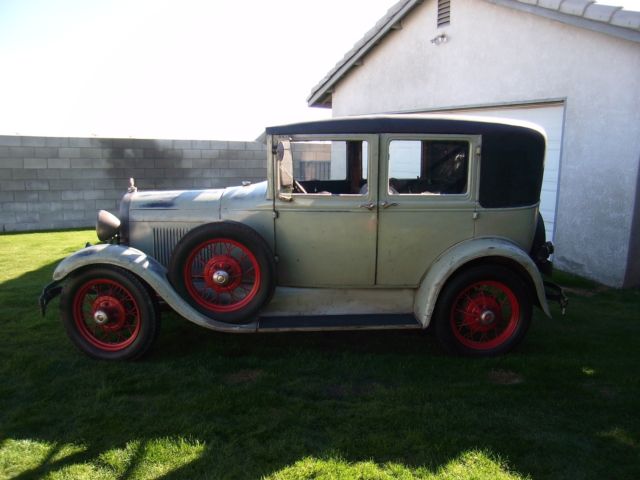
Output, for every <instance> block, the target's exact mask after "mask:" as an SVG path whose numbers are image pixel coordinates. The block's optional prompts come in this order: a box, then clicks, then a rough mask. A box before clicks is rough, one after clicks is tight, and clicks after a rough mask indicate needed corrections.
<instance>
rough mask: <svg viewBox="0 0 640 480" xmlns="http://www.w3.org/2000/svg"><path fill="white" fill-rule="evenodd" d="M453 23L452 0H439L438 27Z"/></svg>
mask: <svg viewBox="0 0 640 480" xmlns="http://www.w3.org/2000/svg"><path fill="white" fill-rule="evenodd" d="M450 23H451V0H438V28H440V27H444V26H446V25H449V24H450Z"/></svg>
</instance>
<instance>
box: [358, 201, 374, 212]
mask: <svg viewBox="0 0 640 480" xmlns="http://www.w3.org/2000/svg"><path fill="white" fill-rule="evenodd" d="M375 207H376V204H375V203H373V202H369V203H363V204H361V205H360V208H366V209H367V210H373V209H374V208H375Z"/></svg>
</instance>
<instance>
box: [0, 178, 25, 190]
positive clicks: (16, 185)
mask: <svg viewBox="0 0 640 480" xmlns="http://www.w3.org/2000/svg"><path fill="white" fill-rule="evenodd" d="M21 190H25V183H24V180H1V181H0V191H3V192H7V191H14V192H18V191H21Z"/></svg>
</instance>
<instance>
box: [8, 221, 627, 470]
mask: <svg viewBox="0 0 640 480" xmlns="http://www.w3.org/2000/svg"><path fill="white" fill-rule="evenodd" d="M86 241H95V234H94V233H93V232H90V231H72V232H52V233H34V234H19V235H2V236H0V307H1V310H0V312H1V313H0V358H1V360H0V380H1V381H0V478H19V479H25V478H55V479H58V478H90V479H94V478H123V479H124V478H127V479H129V478H132V479H133V478H166V479H173V478H189V479H191V478H262V477H264V478H269V479H293V478H319V479H320V478H344V479H351V478H376V479H378V478H380V479H384V478H406V479H409V478H427V479H432V478H434V479H436V478H437V479H460V478H474V479H475V478H477V479H494V478H498V479H500V478H503V479H514V478H534V479H539V478H554V479H555V478H569V479H586V478H594V479H596V478H598V479H600V478H611V479H624V478H629V479H634V478H635V479H637V478H640V446H639V442H640V381H639V380H640V341H639V339H640V313H639V312H640V291H638V290H627V291H618V290H611V289H604V288H600V287H597V286H595V285H592V284H590V283H587V282H584V281H581V280H576V279H573V278H570V277H566V276H565V277H561V278H560V281H561V282H562V283H564V284H565V285H568V286H570V287H572V292H573V293H571V294H570V296H571V304H570V307H569V310H568V313H567V315H566V316H565V317H561V316H560V315H559V312H558V309H557V308H556V307H555V306H554V313H555V314H556V318H555V319H553V320H550V319H547V318H545V317H544V316H543V315H541V314H540V312H538V313H536V316H535V319H534V323H533V325H532V328H531V330H530V332H529V334H528V336H527V338H526V339H525V342H524V344H523V345H522V346H521V347H520V348H519V349H518V350H517V351H515V352H514V353H512V354H510V355H508V356H505V357H502V358H495V359H483V360H472V359H465V358H454V357H449V356H445V355H444V354H443V353H442V352H441V351H440V349H439V348H438V346H437V345H436V342H435V339H434V338H433V337H432V336H430V335H428V334H425V333H423V332H387V333H379V332H378V333H325V334H310V333H298V334H259V335H239V336H234V335H231V334H219V333H215V332H211V331H208V330H204V329H202V328H199V327H197V326H195V325H192V324H191V323H189V322H186V321H184V320H181V319H180V318H178V317H177V316H175V315H173V314H169V313H164V314H163V319H162V320H163V323H162V329H161V333H160V338H159V341H158V343H157V344H156V347H155V348H154V349H153V351H152V352H151V354H150V355H149V356H147V357H145V359H144V360H142V361H139V362H134V363H105V362H99V361H94V360H91V359H89V358H88V357H86V356H84V355H82V354H80V353H79V352H77V351H76V350H75V349H74V348H73V346H72V345H71V343H70V342H69V341H68V340H67V338H66V337H65V335H64V333H63V329H62V326H61V324H60V320H59V314H58V308H57V301H54V302H53V303H52V304H51V305H50V307H49V312H48V313H47V316H46V318H41V317H40V314H39V312H38V308H37V304H36V299H37V297H38V295H39V293H40V289H41V288H42V286H43V285H44V284H45V283H47V282H48V281H49V280H50V278H51V273H52V271H53V268H54V266H55V264H56V263H57V262H58V261H59V260H60V259H61V258H62V257H64V256H65V255H67V254H69V253H71V252H73V251H75V250H76V249H78V248H80V247H82V246H83V245H84V242H86Z"/></svg>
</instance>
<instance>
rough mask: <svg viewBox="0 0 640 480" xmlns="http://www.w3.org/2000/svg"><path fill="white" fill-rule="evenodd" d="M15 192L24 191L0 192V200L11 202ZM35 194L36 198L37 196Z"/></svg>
mask: <svg viewBox="0 0 640 480" xmlns="http://www.w3.org/2000/svg"><path fill="white" fill-rule="evenodd" d="M16 193H24V192H0V202H13V199H14V198H15V194H16ZM37 196H38V195H37V194H36V198H37Z"/></svg>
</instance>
